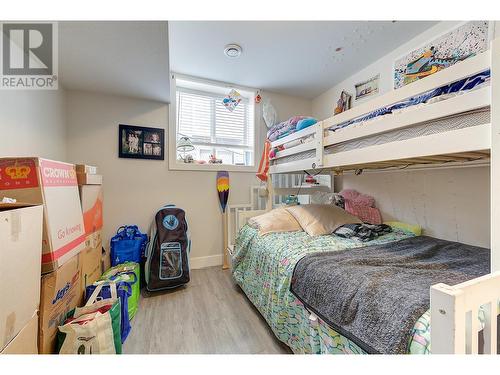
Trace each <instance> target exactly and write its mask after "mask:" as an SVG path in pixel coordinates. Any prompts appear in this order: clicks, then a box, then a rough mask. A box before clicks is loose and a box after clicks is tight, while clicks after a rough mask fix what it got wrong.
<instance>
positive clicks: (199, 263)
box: [189, 254, 222, 270]
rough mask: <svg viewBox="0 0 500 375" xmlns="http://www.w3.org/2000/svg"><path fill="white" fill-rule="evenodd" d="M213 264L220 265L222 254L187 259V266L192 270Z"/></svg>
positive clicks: (212, 265)
mask: <svg viewBox="0 0 500 375" xmlns="http://www.w3.org/2000/svg"><path fill="white" fill-rule="evenodd" d="M214 266H222V254H217V255H209V256H204V257H194V258H190V259H189V268H190V269H192V270H198V269H201V268H207V267H214Z"/></svg>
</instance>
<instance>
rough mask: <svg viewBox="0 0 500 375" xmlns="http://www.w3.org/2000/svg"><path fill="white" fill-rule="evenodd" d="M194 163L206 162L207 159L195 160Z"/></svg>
mask: <svg viewBox="0 0 500 375" xmlns="http://www.w3.org/2000/svg"><path fill="white" fill-rule="evenodd" d="M194 163H195V164H207V161H206V160H195V161H194Z"/></svg>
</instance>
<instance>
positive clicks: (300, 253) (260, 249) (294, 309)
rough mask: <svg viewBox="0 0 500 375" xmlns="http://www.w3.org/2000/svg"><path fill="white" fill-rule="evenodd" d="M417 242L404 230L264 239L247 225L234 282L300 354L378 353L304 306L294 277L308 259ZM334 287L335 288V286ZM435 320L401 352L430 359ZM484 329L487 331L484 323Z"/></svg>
mask: <svg viewBox="0 0 500 375" xmlns="http://www.w3.org/2000/svg"><path fill="white" fill-rule="evenodd" d="M411 238H416V234H415V233H414V232H412V231H410V230H407V228H403V227H400V226H394V227H393V228H392V232H391V233H388V234H384V235H381V236H379V237H378V238H375V239H373V240H371V241H368V242H362V241H360V240H358V239H353V238H341V237H338V236H335V235H324V236H317V237H311V236H309V235H308V234H307V233H305V232H303V231H298V232H285V233H270V234H267V235H264V236H261V235H259V233H258V231H257V230H256V229H254V228H252V227H250V226H248V225H245V226H243V227H242V228H241V230H240V233H239V236H238V238H237V239H236V244H235V249H234V253H233V256H232V266H233V267H232V273H233V278H234V280H235V281H236V283H237V284H238V285H239V286H240V287H241V289H242V290H243V291H244V293H245V294H246V295H247V297H248V298H249V300H250V301H251V302H252V304H254V305H255V307H256V308H257V309H258V310H259V312H260V313H261V315H262V316H263V317H264V318H265V320H266V321H267V323H268V324H269V326H270V327H271V329H272V331H273V332H274V334H275V335H276V337H277V338H278V339H279V340H280V341H282V342H283V343H285V344H286V345H287V346H289V347H290V348H291V350H292V351H293V352H294V353H298V354H365V353H370V352H373V351H372V350H366V346H364V345H358V343H359V341H358V340H356V339H354V340H353V339H349V338H348V337H346V335H342V334H341V333H339V332H338V331H341V329H337V330H336V329H334V328H333V326H332V325H331V324H328V323H327V321H328V319H325V317H324V315H323V314H321V312H322V311H319V310H322V309H321V306H319V307H318V306H312V305H309V304H306V305H304V303H303V302H301V300H303V299H304V298H298V297H297V296H296V295H295V294H299V293H297V291H296V290H294V293H295V294H294V293H292V291H291V286H292V284H296V281H297V280H293V278H294V277H297V275H295V276H294V271H295V270H296V269H297V266H298V264H299V263H300V262H301V261H302V260H306V259H311V256H313V255H314V256H315V255H317V254H325V255H326V254H329V253H335V252H339V253H342V252H343V253H347V252H349V249H359V248H362V247H366V246H375V245H377V246H378V245H385V244H392V243H395V242H398V241H405V240H408V239H411ZM443 242H447V241H443ZM459 245H460V244H459ZM381 247H384V246H381ZM343 250H347V251H345V252H344V251H343ZM481 250H482V251H483V254H482V257H483V258H484V260H485V261H484V262H482V263H483V266H482V268H481V269H480V270H479V271H478V272H479V274H486V273H488V272H489V264H488V259H489V258H488V257H489V251H488V250H486V249H481ZM486 253H487V254H486ZM487 268H488V269H487ZM479 274H478V275H475V276H479ZM301 277H303V276H301ZM471 278H472V277H471ZM329 287H334V285H330V286H329ZM313 288H314V290H313V291H312V293H309V296H310V295H318V294H320V292H321V290H320V289H321V288H317V286H316V287H313ZM295 289H300V288H299V287H296V288H295ZM323 289H325V288H323ZM323 292H325V291H324V290H323ZM326 292H328V290H326ZM306 295H307V293H306ZM302 297H303V296H302ZM309 302H310V301H309ZM319 316H320V317H319ZM430 316H431V314H430V310H426V311H424V312H423V313H422V315H421V316H419V317H418V319H417V320H416V322H415V323H414V325H413V326H412V327H410V329H409V332H405V333H404V337H406V338H407V339H406V341H407V343H406V344H405V345H404V350H403V351H402V352H398V353H411V354H428V353H430V352H431V348H430V337H431V335H430ZM479 320H482V318H481V310H479ZM478 326H479V327H480V326H481V322H479V325H478ZM382 334H384V332H382ZM347 336H349V335H347ZM375 341H377V340H375ZM356 342H358V343H356ZM368 347H369V345H368ZM394 353H396V352H394Z"/></svg>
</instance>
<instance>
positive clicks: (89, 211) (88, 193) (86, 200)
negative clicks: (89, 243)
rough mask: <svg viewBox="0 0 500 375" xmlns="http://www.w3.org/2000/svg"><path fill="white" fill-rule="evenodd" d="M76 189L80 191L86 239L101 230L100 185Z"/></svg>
mask: <svg viewBox="0 0 500 375" xmlns="http://www.w3.org/2000/svg"><path fill="white" fill-rule="evenodd" d="M78 189H79V191H80V202H81V205H82V211H83V223H84V226H85V234H86V236H87V237H88V236H89V235H90V234H92V233H94V232H97V231H100V230H101V229H102V223H103V220H102V206H103V193H102V185H80V186H79V187H78ZM94 247H95V246H94Z"/></svg>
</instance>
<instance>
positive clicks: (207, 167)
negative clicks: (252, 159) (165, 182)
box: [169, 160, 257, 173]
mask: <svg viewBox="0 0 500 375" xmlns="http://www.w3.org/2000/svg"><path fill="white" fill-rule="evenodd" d="M169 169H170V170H174V171H204V172H210V171H228V172H253V173H255V172H257V167H256V166H244V165H232V164H195V163H179V162H177V160H176V161H175V162H173V163H169Z"/></svg>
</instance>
